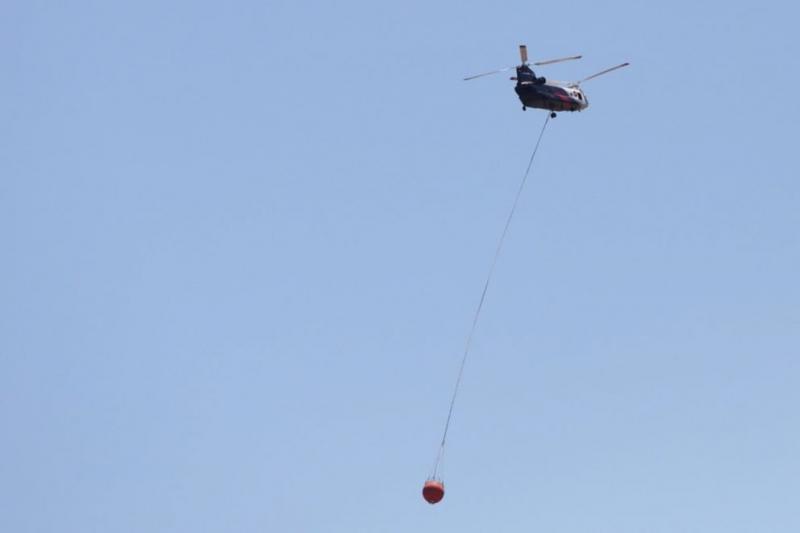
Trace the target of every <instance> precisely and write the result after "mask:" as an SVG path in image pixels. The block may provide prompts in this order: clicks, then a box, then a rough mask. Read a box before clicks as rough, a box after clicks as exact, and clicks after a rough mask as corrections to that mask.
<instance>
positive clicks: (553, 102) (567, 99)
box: [514, 78, 589, 111]
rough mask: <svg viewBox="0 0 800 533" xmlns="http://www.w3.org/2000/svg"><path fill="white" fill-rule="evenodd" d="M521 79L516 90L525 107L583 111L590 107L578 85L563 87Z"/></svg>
mask: <svg viewBox="0 0 800 533" xmlns="http://www.w3.org/2000/svg"><path fill="white" fill-rule="evenodd" d="M539 80H542V78H539V79H538V80H536V81H521V82H518V83H517V86H516V87H514V90H515V91H516V93H517V96H519V99H520V101H521V102H522V105H523V107H535V108H539V109H547V110H548V111H582V110H584V109H586V108H587V107H589V100H588V99H587V98H586V95H585V94H584V92H583V91H581V90H580V89H579V88H578V87H561V86H559V85H549V84H548V83H547V82H544V81H539Z"/></svg>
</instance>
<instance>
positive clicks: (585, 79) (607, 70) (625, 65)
mask: <svg viewBox="0 0 800 533" xmlns="http://www.w3.org/2000/svg"><path fill="white" fill-rule="evenodd" d="M628 65H630V63H622V64H621V65H617V66H616V67H611V68H607V69H605V70H601V71H600V72H598V73H597V74H592V75H591V76H589V77H588V78H583V79H582V80H581V81H579V82H577V83H576V84H575V85H578V84H581V83H583V82H585V81H589V80H592V79H594V78H596V77H598V76H602V75H603V74H608V73H609V72H611V71H612V70H617V69H618V68H622V67H627V66H628Z"/></svg>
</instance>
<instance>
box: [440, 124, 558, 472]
mask: <svg viewBox="0 0 800 533" xmlns="http://www.w3.org/2000/svg"><path fill="white" fill-rule="evenodd" d="M549 121H550V114H549V113H548V114H547V116H546V118H545V119H544V124H543V125H542V130H541V131H540V132H539V138H538V139H536V145H535V146H534V148H533V153H531V158H530V160H529V161H528V168H526V169H525V174H524V175H523V176H522V181H521V182H520V184H519V189H517V195H516V196H515V197H514V203H513V204H512V205H511V211H509V213H508V218H507V219H506V224H505V226H504V227H503V232H502V233H501V234H500V240H499V241H498V243H497V248H496V249H495V252H494V259H492V266H491V267H490V268H489V274H488V275H487V276H486V283H484V285H483V291H482V292H481V298H480V300H479V301H478V307H477V308H476V309H475V315H474V316H473V317H472V326H471V327H470V329H469V334H468V335H467V342H466V345H465V346H464V355H463V356H462V358H461V365H460V367H459V369H458V378H456V385H455V387H454V389H453V396H452V398H451V399H450V409H449V411H448V412H447V421H446V422H445V424H444V433H443V434H442V442H441V444H440V446H439V453H438V454H437V456H436V463H435V464H434V466H433V475H432V476H431V479H437V478H436V475H437V474H438V472H439V466H440V464H441V462H442V458H443V456H444V446H445V442H446V441H447V430H448V429H450V420H451V419H452V417H453V407H455V404H456V396H458V389H459V387H460V385H461V377H462V376H463V375H464V366H465V365H466V363H467V356H468V355H469V349H470V347H471V346H472V337H473V336H474V334H475V329H476V327H477V325H478V318H479V317H480V314H481V309H482V308H483V302H484V300H486V292H487V291H488V290H489V285H490V283H491V281H492V276H493V275H494V270H495V267H496V266H497V259H498V258H499V257H500V252H501V251H502V249H503V243H504V242H505V239H506V234H507V233H508V228H509V226H510V225H511V220H512V219H513V218H514V212H515V211H516V210H517V204H518V203H519V199H520V196H522V190H523V189H524V188H525V182H527V181H528V174H530V171H531V167H532V166H533V159H534V158H535V157H536V152H537V151H539V144H540V143H541V142H542V136H543V135H544V130H545V128H547V123H548V122H549Z"/></svg>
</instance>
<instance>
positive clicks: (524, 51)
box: [519, 44, 528, 65]
mask: <svg viewBox="0 0 800 533" xmlns="http://www.w3.org/2000/svg"><path fill="white" fill-rule="evenodd" d="M519 58H520V59H521V60H522V64H523V65H524V64H525V63H527V62H528V47H527V46H525V45H524V44H521V45H519Z"/></svg>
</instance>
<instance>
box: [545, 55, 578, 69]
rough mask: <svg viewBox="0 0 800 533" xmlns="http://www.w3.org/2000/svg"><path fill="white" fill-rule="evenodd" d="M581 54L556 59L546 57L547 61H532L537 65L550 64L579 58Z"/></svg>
mask: <svg viewBox="0 0 800 533" xmlns="http://www.w3.org/2000/svg"><path fill="white" fill-rule="evenodd" d="M582 57H583V56H570V57H560V58H558V59H548V60H547V61H537V62H536V63H534V65H536V66H537V67H540V66H542V65H552V64H553V63H561V62H562V61H572V60H573V59H580V58H582Z"/></svg>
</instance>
